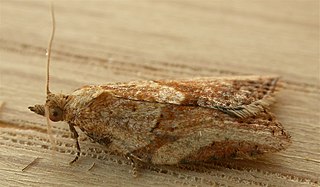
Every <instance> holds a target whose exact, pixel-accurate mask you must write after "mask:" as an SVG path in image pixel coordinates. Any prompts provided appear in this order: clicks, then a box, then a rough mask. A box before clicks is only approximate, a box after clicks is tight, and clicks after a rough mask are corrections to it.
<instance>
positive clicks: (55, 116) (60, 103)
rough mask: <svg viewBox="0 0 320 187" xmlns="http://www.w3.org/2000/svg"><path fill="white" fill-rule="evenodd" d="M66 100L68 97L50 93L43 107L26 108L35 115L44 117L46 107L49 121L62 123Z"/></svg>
mask: <svg viewBox="0 0 320 187" xmlns="http://www.w3.org/2000/svg"><path fill="white" fill-rule="evenodd" d="M68 100H69V96H68V95H63V94H52V93H50V94H48V96H47V101H46V103H45V104H44V105H34V106H30V107H28V108H29V109H30V110H31V111H32V112H34V113H36V114H39V115H42V116H46V114H45V113H46V107H47V111H48V116H49V119H50V120H51V121H54V122H56V121H63V120H64V119H65V106H66V104H67V102H68Z"/></svg>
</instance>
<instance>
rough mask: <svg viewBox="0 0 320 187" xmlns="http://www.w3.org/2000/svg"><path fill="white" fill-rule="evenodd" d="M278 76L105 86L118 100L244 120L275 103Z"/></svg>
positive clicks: (159, 81)
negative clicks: (174, 106) (207, 110)
mask: <svg viewBox="0 0 320 187" xmlns="http://www.w3.org/2000/svg"><path fill="white" fill-rule="evenodd" d="M277 81H278V77H260V76H239V77H229V78H228V77H220V78H198V79H191V80H158V81H133V82H127V83H118V84H109V85H104V86H102V88H103V89H106V90H110V91H111V92H112V93H113V94H114V95H115V96H116V97H119V98H124V99H130V100H137V101H147V102H158V103H169V104H177V105H187V106H199V107H208V108H215V109H219V110H221V111H223V112H225V113H228V114H232V115H235V116H238V117H241V118H245V117H249V116H252V115H257V114H258V113H259V112H261V111H263V110H264V109H265V108H267V107H268V106H269V105H270V104H271V103H272V102H273V100H274V99H273V93H274V91H275V87H276V84H277Z"/></svg>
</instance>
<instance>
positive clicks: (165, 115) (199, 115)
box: [29, 10, 290, 169]
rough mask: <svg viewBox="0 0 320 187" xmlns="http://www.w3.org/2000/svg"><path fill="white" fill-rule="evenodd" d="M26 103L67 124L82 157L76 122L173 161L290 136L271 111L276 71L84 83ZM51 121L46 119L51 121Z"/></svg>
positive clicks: (107, 141)
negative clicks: (37, 102)
mask: <svg viewBox="0 0 320 187" xmlns="http://www.w3.org/2000/svg"><path fill="white" fill-rule="evenodd" d="M51 12H52V19H53V32H52V34H51V38H50V42H49V47H48V54H47V56H48V59H47V60H48V61H47V100H46V103H45V104H44V105H35V106H31V107H29V109H30V110H31V111H33V112H35V113H37V114H39V115H42V116H46V117H47V119H50V120H51V121H54V122H56V121H65V122H67V123H68V124H69V128H70V131H71V133H72V135H73V138H74V139H75V140H76V147H77V156H76V157H75V159H74V160H73V161H72V162H74V161H76V160H77V159H78V157H79V156H80V152H81V150H80V146H79V142H78V133H77V131H76V129H75V126H77V127H79V128H80V129H81V130H82V131H83V132H84V133H85V134H86V135H87V136H89V137H90V138H91V139H93V140H94V141H95V142H98V143H100V144H102V145H106V146H108V147H109V148H110V149H112V150H116V151H117V152H118V153H120V154H122V155H124V156H126V157H127V158H128V159H130V160H131V161H132V163H133V165H134V169H135V163H136V162H138V161H139V162H143V163H150V164H156V165H157V164H163V165H173V164H179V163H188V162H193V163H194V162H206V161H210V160H215V159H225V158H247V157H253V156H255V155H259V154H263V153H267V152H276V151H280V150H283V149H285V148H286V147H287V146H288V145H289V144H290V136H289V135H288V133H287V132H286V131H285V130H284V128H283V127H282V125H281V124H280V122H279V121H278V120H277V119H276V118H275V116H274V114H273V113H271V112H270V110H269V106H270V104H272V102H273V101H274V93H275V91H276V87H277V82H278V78H277V77H272V76H269V77H268V76H238V77H220V78H214V77H208V78H196V79H190V80H157V81H132V82H127V83H109V84H105V85H90V86H84V87H82V88H80V89H77V90H75V91H74V92H73V93H71V94H54V93H51V92H50V91H49V64H50V53H51V46H52V41H53V37H54V28H55V24H54V23H55V21H54V13H53V10H52V11H51ZM48 121H49V120H48Z"/></svg>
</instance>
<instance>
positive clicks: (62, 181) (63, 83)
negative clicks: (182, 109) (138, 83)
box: [0, 0, 320, 186]
mask: <svg viewBox="0 0 320 187" xmlns="http://www.w3.org/2000/svg"><path fill="white" fill-rule="evenodd" d="M49 4H50V3H49V2H44V1H5V0H1V1H0V16H1V24H0V29H1V33H0V55H1V59H0V60H1V66H0V72H1V85H0V86H1V88H0V91H1V94H0V102H1V103H2V104H1V105H2V107H1V108H0V134H1V135H0V145H1V146H0V185H1V186H25V185H30V186H57V185H59V186H76V185H77V186H93V185H94V186H106V185H108V186H184V185H203V186H207V185H211V186H213V185H218V186H219V185H230V186H244V185H247V186H261V185H271V186H317V185H319V181H320V159H319V158H320V137H319V132H320V111H319V108H320V107H319V106H320V105H319V104H320V85H319V75H320V73H319V1H317V0H306V1H298V0H296V1H286V0H280V1H249V0H245V1H205V0H201V1H176V0H175V1H160V0H157V1H146V0H141V1H90V2H89V1H69V2H65V1H56V2H55V14H56V20H57V30H56V38H55V40H54V44H53V54H52V55H53V58H52V65H51V90H52V91H53V92H63V93H70V92H72V90H74V89H76V88H78V87H81V86H83V85H86V84H104V83H106V82H117V81H129V80H138V79H160V78H161V79H163V78H191V77H201V76H226V75H251V74H252V75H279V76H281V77H282V80H283V82H285V83H286V88H284V89H283V90H282V91H281V92H280V93H279V95H278V97H277V101H278V102H277V104H275V105H274V107H273V109H274V112H275V113H276V115H277V116H278V117H279V119H280V121H281V122H282V123H283V125H284V127H285V128H286V129H287V130H288V131H289V133H290V134H291V136H292V142H293V143H292V145H291V146H290V147H289V148H288V149H287V150H286V151H282V152H280V153H276V154H270V155H266V156H265V157H262V158H259V159H257V160H237V161H232V162H225V163H219V164H203V165H201V166H180V167H166V166H150V167H144V168H142V169H141V170H140V172H139V173H140V174H141V175H140V176H139V177H138V178H137V179H134V178H132V176H131V174H130V173H129V171H130V168H131V167H130V164H129V163H128V162H127V161H126V159H124V158H121V157H119V156H117V155H112V154H110V153H109V152H108V150H105V149H104V148H103V147H101V146H100V145H97V144H95V143H91V142H90V141H89V140H87V139H86V137H85V136H84V135H83V134H81V142H80V144H81V146H82V150H83V155H82V156H81V158H80V160H79V161H78V162H77V163H76V164H74V165H72V166H70V165H68V162H69V161H70V160H72V159H73V157H74V155H75V148H74V147H73V140H72V139H71V138H70V133H69V131H68V128H67V125H66V124H64V123H54V129H53V130H54V131H53V133H54V135H55V139H56V141H57V142H56V151H53V152H52V151H51V150H50V147H51V145H50V143H49V140H48V136H47V134H46V124H45V120H44V119H43V118H41V117H39V116H36V115H34V114H33V113H31V112H29V111H28V109H27V107H28V106H29V105H33V104H37V103H39V104H40V103H44V102H45V61H46V60H45V59H46V56H45V48H46V46H47V43H48V39H49V35H50V30H51V21H50V19H51V18H50V11H49ZM36 158H38V159H37V160H36V162H35V163H34V164H33V165H32V166H30V167H28V168H27V169H26V170H24V171H22V169H23V168H24V167H25V166H26V165H28V164H29V163H31V162H32V161H33V160H34V159H36ZM93 163H95V165H94V167H93V168H92V169H91V170H90V171H88V170H89V168H90V167H91V166H92V164H93Z"/></svg>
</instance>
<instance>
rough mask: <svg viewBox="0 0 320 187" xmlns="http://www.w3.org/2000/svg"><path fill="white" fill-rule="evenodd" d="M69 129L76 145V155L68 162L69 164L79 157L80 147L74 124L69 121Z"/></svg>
mask: <svg viewBox="0 0 320 187" xmlns="http://www.w3.org/2000/svg"><path fill="white" fill-rule="evenodd" d="M69 129H70V131H71V137H72V138H73V139H74V140H75V141H76V147H77V156H76V157H75V158H74V159H73V160H72V161H71V162H70V164H73V163H74V162H75V161H77V160H78V159H79V157H80V153H81V149H80V145H79V141H78V137H79V134H78V132H77V131H76V129H75V128H74V124H72V123H69Z"/></svg>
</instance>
